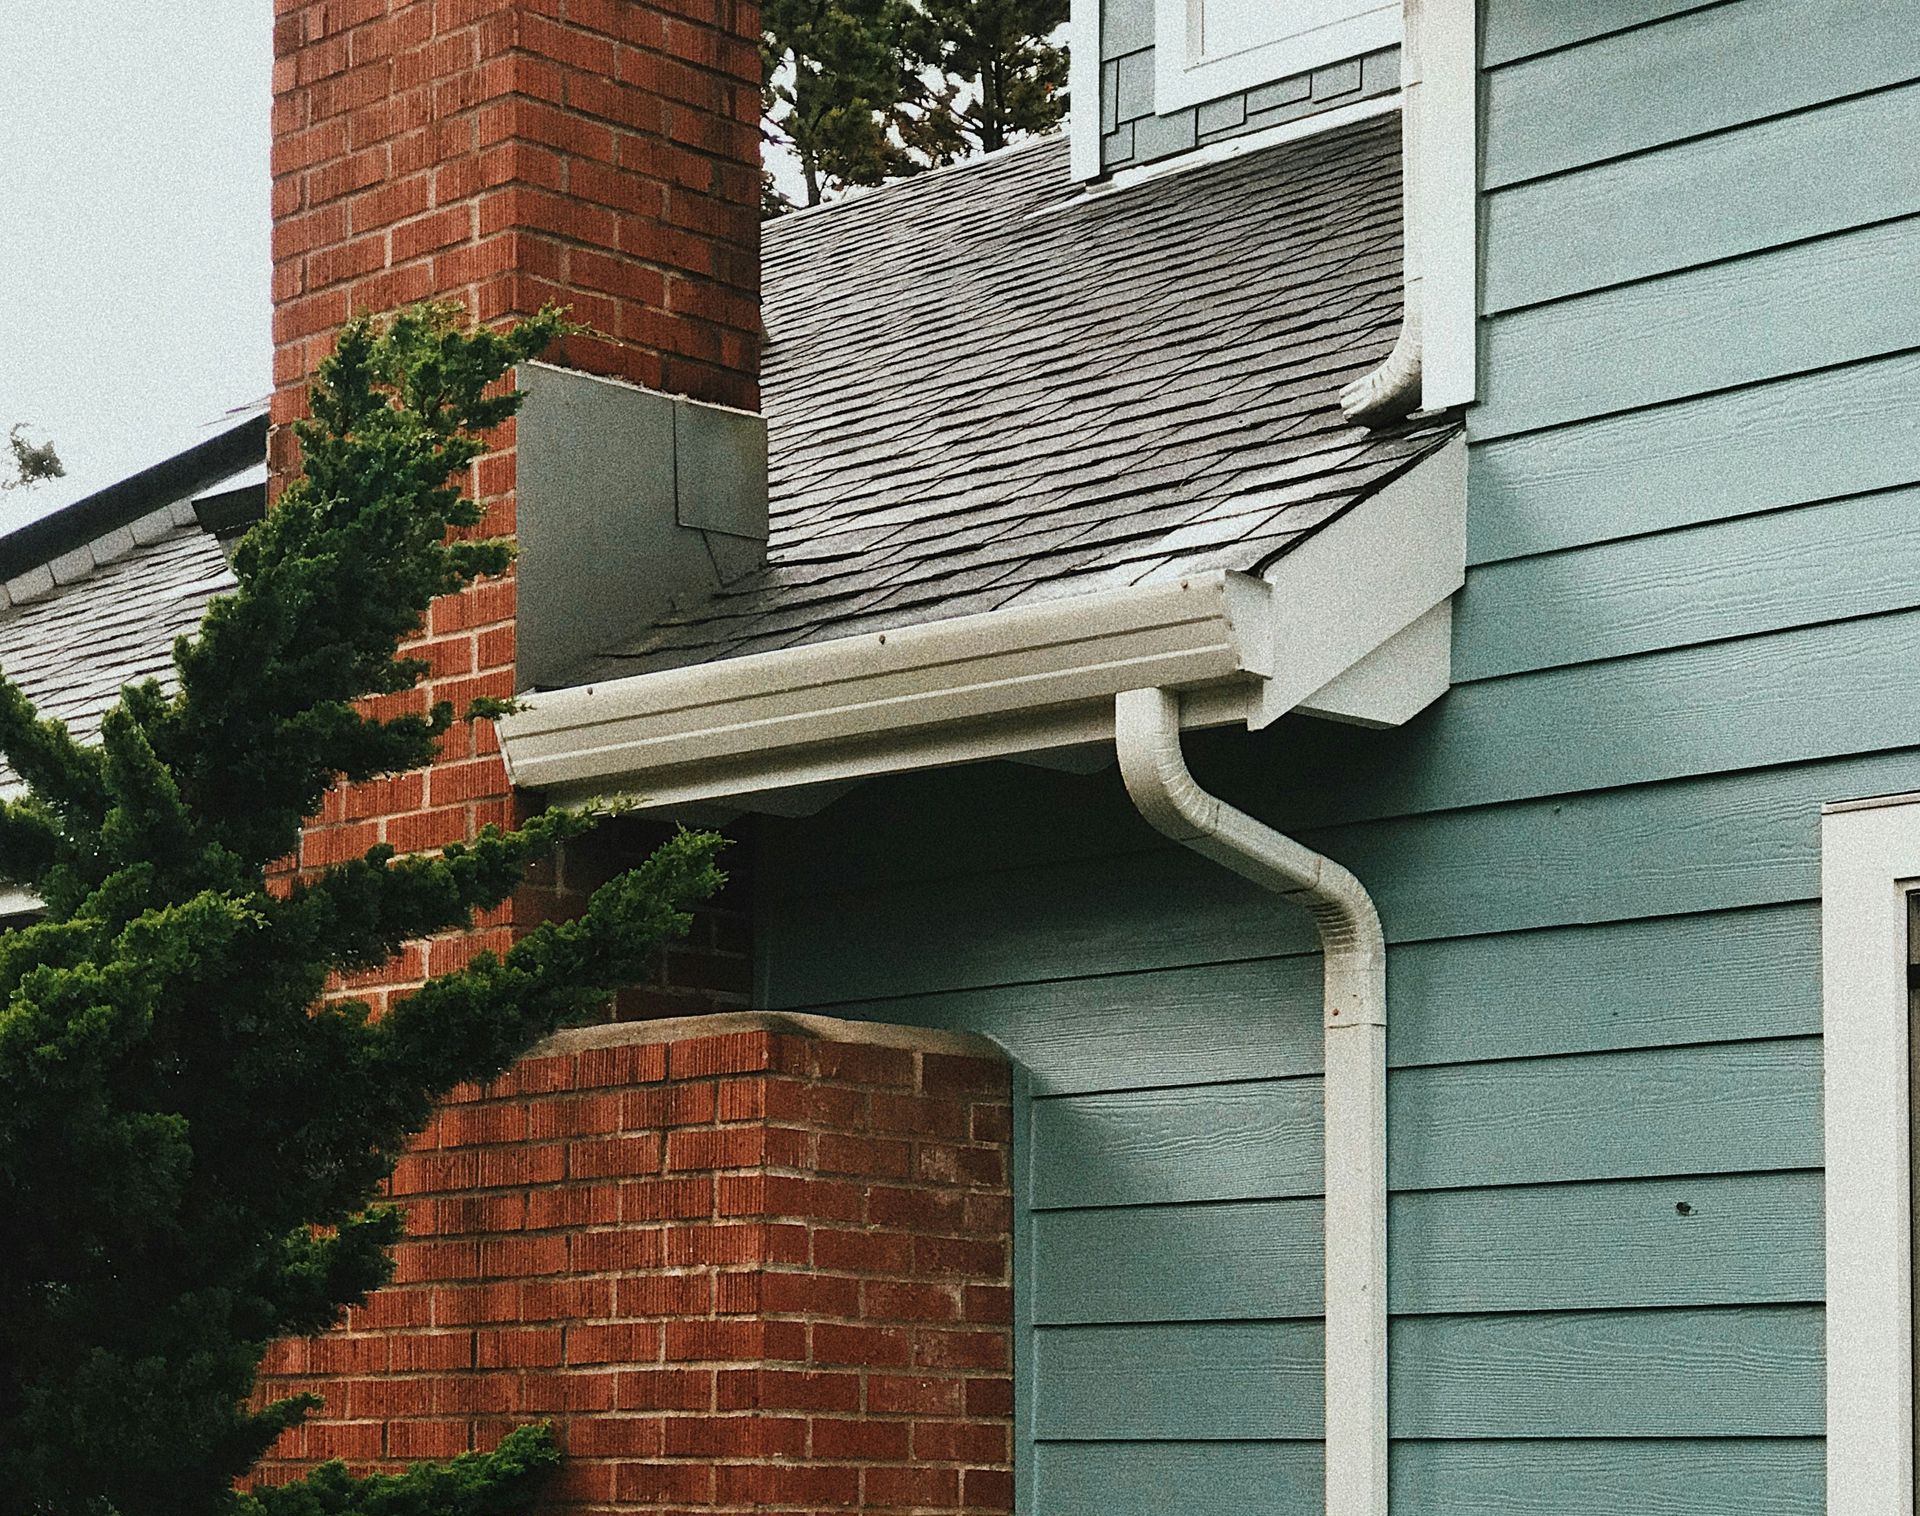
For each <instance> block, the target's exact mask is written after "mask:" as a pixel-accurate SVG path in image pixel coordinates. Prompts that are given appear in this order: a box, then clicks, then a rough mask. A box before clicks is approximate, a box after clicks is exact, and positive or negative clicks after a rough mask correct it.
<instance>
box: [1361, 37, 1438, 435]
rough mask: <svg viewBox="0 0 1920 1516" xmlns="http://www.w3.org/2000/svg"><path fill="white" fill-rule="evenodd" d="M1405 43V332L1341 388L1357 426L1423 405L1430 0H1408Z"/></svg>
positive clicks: (1402, 224) (1390, 418)
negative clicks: (1424, 114)
mask: <svg viewBox="0 0 1920 1516" xmlns="http://www.w3.org/2000/svg"><path fill="white" fill-rule="evenodd" d="M1402 10H1403V15H1404V30H1403V33H1402V42H1401V47H1400V71H1401V87H1400V205H1401V211H1400V228H1401V242H1402V246H1403V248H1404V251H1403V254H1402V258H1403V265H1402V266H1403V268H1404V270H1405V272H1404V274H1403V275H1402V279H1401V285H1402V289H1403V291H1404V293H1403V296H1402V301H1401V313H1400V334H1399V336H1397V337H1396V338H1394V342H1393V351H1392V352H1390V353H1388V354H1387V356H1386V360H1385V361H1384V362H1383V363H1382V364H1381V365H1380V366H1379V367H1378V368H1376V369H1375V370H1373V372H1372V373H1370V374H1366V375H1363V376H1362V377H1360V378H1358V379H1356V380H1354V381H1353V383H1351V384H1349V385H1348V386H1347V387H1346V388H1345V389H1343V390H1341V391H1340V411H1341V414H1342V415H1344V416H1345V417H1346V418H1347V420H1349V421H1351V422H1352V423H1353V424H1354V425H1355V426H1367V427H1375V426H1386V425H1389V424H1390V423H1392V422H1395V421H1399V420H1401V419H1402V418H1403V417H1406V416H1410V415H1412V414H1413V413H1414V412H1415V411H1417V410H1419V409H1420V404H1421V395H1422V372H1421V371H1422V368H1423V367H1424V365H1423V362H1422V352H1423V322H1422V319H1421V305H1422V301H1421V290H1420V267H1421V259H1422V258H1423V257H1424V256H1425V254H1426V246H1425V242H1426V236H1425V229H1426V217H1425V209H1424V207H1425V204H1426V195H1427V186H1426V185H1425V184H1424V183H1423V182H1422V179H1423V176H1424V170H1423V166H1422V162H1421V153H1420V133H1421V125H1422V123H1421V119H1420V116H1421V110H1422V108H1423V98H1424V97H1423V91H1422V90H1421V87H1420V81H1421V59H1422V55H1423V53H1424V50H1425V49H1424V43H1425V40H1426V39H1425V37H1424V35H1423V33H1424V31H1425V28H1426V6H1425V3H1424V0H1405V3H1404V6H1403V8H1402Z"/></svg>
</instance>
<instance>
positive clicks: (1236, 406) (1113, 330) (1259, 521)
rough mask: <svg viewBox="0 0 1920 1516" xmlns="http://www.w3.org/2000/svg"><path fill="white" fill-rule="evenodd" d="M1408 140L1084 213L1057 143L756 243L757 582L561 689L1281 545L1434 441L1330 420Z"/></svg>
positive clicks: (1383, 314) (1312, 141) (1188, 174)
mask: <svg viewBox="0 0 1920 1516" xmlns="http://www.w3.org/2000/svg"><path fill="white" fill-rule="evenodd" d="M1399 143H1400V132H1399V126H1398V121H1397V118H1395V117H1392V116H1389V117H1385V118H1382V119H1378V120H1374V121H1370V122H1363V123H1361V124H1359V125H1356V126H1352V127H1348V128H1346V129H1344V130H1340V131H1336V132H1330V133H1327V134H1325V135H1323V136H1318V137H1313V138H1308V139H1305V140H1302V141H1298V142H1294V143H1289V144H1285V145H1282V146H1277V147H1273V148H1269V149H1266V150H1264V151H1260V152H1255V153H1249V154H1247V155H1245V156H1243V157H1239V158H1235V159H1230V160H1227V161H1225V162H1221V163H1217V164H1213V165H1210V166H1206V167H1200V168H1194V169H1190V170H1187V171H1185V172H1182V173H1178V174H1173V175H1168V176H1166V177H1163V178H1160V179H1156V180H1150V181H1148V182H1145V183H1142V184H1138V185H1135V186H1133V187H1130V188H1126V189H1122V190H1118V191H1112V192H1108V193H1104V194H1094V195H1087V194H1083V193H1082V192H1081V191H1080V190H1079V189H1078V188H1077V187H1076V186H1075V185H1074V184H1073V183H1072V182H1071V181H1070V179H1069V176H1068V169H1067V144H1066V142H1065V140H1064V139H1061V138H1052V139H1048V140H1044V141H1040V142H1036V143H1032V144H1029V145H1027V146H1024V147H1021V148H1018V149H1016V150H1013V151H1011V152H1007V153H1003V154H1000V155H997V156H995V157H993V158H990V159H985V160H981V161H978V162H976V163H973V164H969V165H965V166H963V167H960V168H955V169H950V170H947V171H944V172H941V173H937V174H931V175H928V176H926V177H925V178H922V179H917V180H910V181H907V182H905V183H903V184H899V185H896V186H893V187H890V188H887V189H883V190H879V191H876V192H874V193H872V194H869V195H866V196H864V197H861V198H858V199H854V200H850V201H846V202H842V203H841V204H839V205H837V206H834V207H832V208H831V209H828V210H824V211H818V212H812V213H807V214H803V215H799V216H795V217H792V218H790V219H788V220H785V221H779V222H775V223H773V224H772V225H771V226H770V227H769V228H768V229H767V236H766V246H765V280H764V283H765V290H766V295H765V309H766V321H767V329H768V342H767V348H766V361H765V369H764V374H763V382H762V389H763V396H764V405H765V411H766V415H767V419H768V425H769V433H770V446H769V451H770V455H771V470H772V475H771V487H772V538H771V542H770V544H769V561H768V566H767V567H766V568H765V569H764V570H761V571H759V572H756V573H754V574H752V575H750V576H749V577H747V578H745V579H742V580H739V581H736V582H735V583H734V584H733V585H731V586H730V587H729V588H728V589H726V590H725V591H722V592H721V593H720V594H719V595H718V596H717V597H716V598H714V599H713V600H711V601H708V602H704V603H702V604H699V605H697V606H692V607H687V608H684V609H683V610H682V611H681V613H680V614H679V615H678V616H677V617H676V618H674V619H672V620H669V621H668V622H666V623H665V624H663V625H661V626H659V627H658V628H656V629H655V630H654V631H653V632H651V633H650V634H649V635H648V636H647V637H646V638H645V639H644V640H642V641H641V642H639V643H638V644H637V645H633V646H627V647H622V648H617V649H613V650H610V652H609V653H608V655H607V656H605V657H603V658H601V659H599V660H596V661H595V662H594V663H593V664H592V665H591V666H590V667H589V668H587V669H585V670H583V671H582V676H581V677H582V678H583V679H584V678H605V677H613V676H618V675H620V674H631V673H643V672H649V671H652V670H655V669H660V668H668V667H674V666H678V665H684V664H688V663H696V662H704V661H707V660H710V659H714V658H720V657H732V656H739V655H742V654H748V653H757V652H765V651H770V650H772V649H775V648H781V647H789V646H794V645H798V644H804V643H810V642H819V641H825V640H828V639H831V638H835V637H845V636H851V635H855V634H857V633H861V632H865V631H874V630H884V629H887V628H891V627H896V626H900V625H904V624H911V623H914V622H920V621H930V620H936V619H943V618H946V617H950V616H960V615H965V614H968V613H971V612H977V611H984V610H994V609H999V608H1003V607H1008V606H1014V605H1020V604H1027V603H1032V602H1034V601H1037V600H1041V599H1048V598H1052V597H1055V596H1060V595H1068V594H1073V593H1076V592H1080V591H1086V590H1095V589H1112V588H1117V587H1120V586H1123V585H1127V584H1132V583H1138V582H1141V581H1144V580H1150V579H1154V578H1159V577H1164V576H1172V575H1178V574H1182V573H1188V572H1194V571H1197V570H1201V569H1206V568H1235V569H1256V568H1258V567H1261V566H1262V565H1264V564H1265V563H1267V562H1268V561H1270V560H1271V559H1273V558H1275V557H1277V556H1278V555H1280V554H1282V553H1284V552H1285V551H1287V550H1288V548H1290V547H1291V546H1293V545H1295V544H1296V543H1298V542H1299V541H1301V540H1303V539H1304V538H1305V536H1307V535H1308V534H1310V533H1311V532H1312V531H1313V530H1315V529H1316V528H1317V527H1319V526H1321V525H1323V524H1324V523H1325V522H1327V521H1328V520H1331V519H1332V518H1333V517H1334V516H1336V515H1338V514H1339V513H1340V512H1341V511H1343V510H1344V509H1346V508H1347V507H1348V506H1350V505H1352V504H1353V503H1355V502H1356V501H1358V500H1360V499H1362V498H1364V497H1365V496H1367V495H1368V494H1370V493H1372V492H1373V491H1375V490H1377V489H1378V488H1380V487H1381V486H1382V485H1383V484H1385V483H1386V482H1387V481H1388V480H1389V479H1391V478H1393V477H1394V476H1395V475H1396V474H1398V473H1400V472H1401V471H1403V470H1404V469H1406V468H1407V467H1409V466H1410V465H1411V464H1412V463H1414V462H1416V461H1417V460H1418V459H1419V458H1421V457H1423V456H1425V455H1426V454H1427V453H1428V452H1429V451H1431V450H1432V449H1433V448H1434V447H1436V446H1438V445H1439V443H1440V442H1441V441H1443V440H1444V439H1445V438H1446V437H1447V436H1448V435H1450V434H1451V432H1452V431H1453V430H1454V429H1455V427H1456V423H1455V422H1453V421H1452V420H1450V419H1446V418H1428V419H1425V420H1416V421H1413V422H1410V423H1407V424H1405V425H1403V426H1401V427H1398V428H1395V429H1391V430H1388V431H1384V432H1373V433H1369V432H1366V431H1363V430H1361V429H1359V428H1357V427H1351V426H1348V425H1347V424H1346V423H1345V421H1344V419H1343V418H1342V417H1341V415H1340V411H1339V407H1338V402H1337V397H1338V394H1339V390H1340V387H1341V386H1342V385H1343V384H1344V383H1346V382H1347V381H1348V380H1350V379H1354V378H1357V377H1359V376H1360V375H1362V374H1364V373H1365V372H1367V371H1368V370H1369V369H1370V368H1372V367H1373V366H1374V365H1375V364H1376V363H1378V362H1379V360H1380V359H1381V358H1382V357H1383V356H1384V355H1385V353H1386V351H1387V349H1388V348H1389V347H1390V346H1391V344H1392V341H1393V337H1394V334H1395V329H1396V327H1397V324H1398V320H1399V310H1400V282H1401V281H1400V220H1401V216H1400V165H1399Z"/></svg>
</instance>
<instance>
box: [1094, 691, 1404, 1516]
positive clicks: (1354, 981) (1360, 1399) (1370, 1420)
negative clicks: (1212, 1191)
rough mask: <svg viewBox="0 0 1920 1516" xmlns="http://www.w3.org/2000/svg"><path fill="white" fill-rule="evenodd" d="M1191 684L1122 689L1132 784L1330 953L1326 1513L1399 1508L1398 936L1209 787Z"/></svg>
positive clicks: (1168, 827)
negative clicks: (1393, 1454)
mask: <svg viewBox="0 0 1920 1516" xmlns="http://www.w3.org/2000/svg"><path fill="white" fill-rule="evenodd" d="M1180 727H1181V722H1180V696H1179V695H1178V694H1176V693H1175V692H1173V691H1171V690H1166V689H1135V690H1128V691H1126V692H1125V693H1123V694H1121V695H1120V696H1119V697H1118V698H1117V699H1116V700H1115V702H1114V730H1115V739H1116V744H1117V746H1118V749H1119V756H1120V772H1121V774H1122V775H1123V776H1124V778H1125V779H1126V784H1127V793H1128V794H1129V795H1131V796H1132V797H1133V802H1134V804H1135V805H1136V806H1138V807H1139V808H1140V814H1141V815H1142V816H1144V817H1146V819H1147V821H1148V822H1149V823H1151V824H1152V825H1153V826H1154V827H1155V828H1156V829H1157V830H1159V831H1161V832H1163V833H1165V834H1166V835H1167V836H1168V837H1171V838H1173V839H1174V841H1176V842H1179V843H1182V844H1184V845H1185V846H1187V847H1189V848H1191V849H1193V851H1195V852H1196V853H1199V854H1200V855H1201V856H1202V857H1206V858H1211V859H1212V860H1213V861H1214V862H1215V863H1218V864H1222V865H1224V866H1225V867H1227V868H1230V869H1232V870H1233V871H1234V872H1235V873H1236V874H1239V875H1241V876H1242V877H1244V878H1247V879H1251V880H1252V881H1253V882H1254V883H1255V884H1257V885H1259V886H1260V887H1261V888H1262V889H1267V890H1272V891H1274V892H1275V893H1276V894H1278V895H1280V896H1282V897H1283V898H1285V899H1288V900H1291V901H1293V902H1294V903H1295V904H1297V905H1299V906H1300V907H1301V908H1302V909H1304V910H1306V911H1307V912H1308V914H1310V915H1311V916H1312V917H1313V921H1314V925H1315V926H1316V927H1317V928H1318V929H1319V932H1320V945H1321V949H1322V951H1323V953H1324V956H1325V961H1326V989H1325V1000H1324V1006H1323V1016H1324V1021H1325V1025H1326V1086H1325V1109H1326V1115H1325V1121H1326V1159H1325V1162H1326V1222H1325V1243H1324V1245H1325V1250H1326V1312H1327V1314H1326V1432H1325V1436H1326V1471H1327V1472H1326V1516H1386V1511H1387V946H1386V939H1385V936H1384V935H1383V934H1382V932H1381V930H1380V916H1379V913H1378V912H1377V911H1376V910H1375V909H1374V906H1373V901H1372V900H1371V899H1370V898H1369V897H1368V895H1367V892H1366V889H1365V887H1364V886H1363V885H1362V884H1361V883H1360V881H1359V880H1358V879H1356V878H1355V877H1354V876H1353V875H1352V874H1351V873H1349V872H1348V871H1347V870H1346V869H1344V868H1342V867H1341V866H1340V865H1339V864H1337V863H1335V862H1334V861H1333V860H1332V859H1330V858H1324V857H1322V856H1321V855H1320V854H1318V853H1316V852H1313V851H1312V850H1311V849H1309V848H1305V847H1302V846H1301V845H1300V844H1299V843H1297V842H1295V841H1293V840H1292V839H1291V838H1289V837H1284V836H1282V835H1281V834H1280V833H1279V832H1276V831H1274V830H1273V829H1272V828H1271V827H1269V826H1266V825H1264V824H1263V823H1261V822H1258V821H1256V820H1254V819H1253V817H1251V816H1249V815H1247V814H1246V813H1244V812H1243V811H1238V810H1236V809H1234V808H1233V807H1232V806H1230V805H1228V804H1227V803H1226V802H1225V801H1223V800H1220V799H1219V798H1217V797H1216V796H1213V795H1210V794H1208V793H1207V792H1206V791H1204V790H1202V789H1201V788H1200V786H1199V785H1198V784H1197V783H1196V782H1195V780H1194V777H1193V775H1192V773H1191V772H1190V771H1189V770H1188V768H1187V764H1186V759H1185V757H1184V756H1183V755H1182V754H1181V751H1180Z"/></svg>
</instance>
